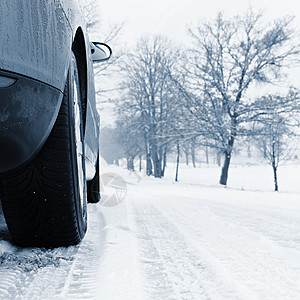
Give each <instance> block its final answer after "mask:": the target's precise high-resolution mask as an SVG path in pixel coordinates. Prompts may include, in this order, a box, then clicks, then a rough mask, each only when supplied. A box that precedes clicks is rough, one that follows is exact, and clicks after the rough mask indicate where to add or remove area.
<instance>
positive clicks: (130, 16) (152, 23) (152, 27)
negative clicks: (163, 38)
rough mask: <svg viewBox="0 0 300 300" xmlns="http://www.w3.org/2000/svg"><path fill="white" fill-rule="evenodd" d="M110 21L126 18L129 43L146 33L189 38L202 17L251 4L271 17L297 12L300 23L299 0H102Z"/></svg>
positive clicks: (228, 13) (124, 35)
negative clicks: (190, 28) (189, 28)
mask: <svg viewBox="0 0 300 300" xmlns="http://www.w3.org/2000/svg"><path fill="white" fill-rule="evenodd" d="M99 1H100V7H101V13H102V15H103V17H104V19H105V20H106V21H107V22H120V21H124V20H125V21H126V22H127V24H126V27H125V28H124V32H123V37H124V39H126V40H128V41H129V42H130V43H131V42H133V41H135V40H136V39H137V38H138V37H139V36H141V35H142V34H146V33H160V34H165V35H167V36H169V37H171V38H173V39H176V40H178V41H179V42H180V41H186V40H187V39H186V25H187V24H191V23H196V22H197V20H199V19H201V18H211V17H214V16H216V14H217V12H218V11H224V13H225V14H226V15H235V14H237V13H241V12H244V11H245V10H246V9H247V8H248V7H249V6H250V5H251V6H252V7H253V8H254V9H263V10H265V15H266V17H267V18H268V19H270V20H271V19H272V18H276V17H280V16H284V15H295V16H296V22H297V23H298V24H300V21H299V19H300V4H299V3H300V2H299V0H280V1H279V0H205V1H204V0H198V1H196V0H186V1H184V0H172V1H171V0H150V1H145V0H125V1H124V0H99Z"/></svg>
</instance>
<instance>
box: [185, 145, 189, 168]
mask: <svg viewBox="0 0 300 300" xmlns="http://www.w3.org/2000/svg"><path fill="white" fill-rule="evenodd" d="M184 152H185V163H186V165H187V166H188V165H189V148H185V150H184Z"/></svg>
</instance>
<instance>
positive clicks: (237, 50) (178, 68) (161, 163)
mask: <svg viewBox="0 0 300 300" xmlns="http://www.w3.org/2000/svg"><path fill="white" fill-rule="evenodd" d="M189 35H190V41H191V43H190V45H191V46H190V47H189V48H183V47H175V46H174V45H173V44H172V42H171V41H169V40H168V39H167V38H165V37H161V36H152V37H149V36H148V37H144V38H141V39H140V40H138V42H137V44H136V48H135V49H134V50H133V51H130V52H129V53H128V54H127V55H126V57H124V58H123V59H122V63H120V71H119V72H120V73H119V74H121V78H122V81H121V84H120V89H119V90H120V93H119V94H118V99H116V100H117V105H116V107H117V122H116V128H115V130H116V132H117V136H118V137H117V140H118V143H119V144H120V145H121V147H122V150H123V154H124V155H125V156H126V158H127V167H128V168H129V169H130V168H133V167H134V166H133V161H134V159H135V158H137V157H138V158H140V160H142V159H143V160H145V162H146V173H147V175H149V176H150V175H153V176H155V177H158V178H160V177H163V176H164V172H165V167H166V159H167V154H168V153H169V152H170V151H171V150H172V151H175V152H176V153H177V157H178V159H177V161H178V164H179V153H180V149H183V150H184V149H189V150H190V151H191V156H192V161H193V163H194V158H195V149H197V147H199V146H204V147H206V148H209V149H214V150H215V151H216V153H217V154H218V155H220V156H222V157H223V159H222V161H223V166H222V168H221V174H220V180H219V183H220V184H222V185H226V184H227V179H228V170H229V167H230V162H231V158H232V153H233V151H234V147H235V144H236V141H237V140H241V139H251V141H252V142H253V143H254V144H255V145H256V146H257V147H258V149H260V150H261V151H262V152H263V153H264V157H265V158H266V159H267V161H268V162H269V163H270V165H271V166H272V168H273V173H274V184H275V190H278V183H277V168H278V164H279V162H280V160H282V159H285V158H286V157H287V156H288V154H287V153H289V151H288V148H289V141H290V139H291V138H292V137H293V136H294V135H297V130H298V128H299V120H300V119H299V108H300V102H299V99H300V97H299V95H300V94H299V90H298V89H297V88H295V87H289V88H288V89H279V88H278V84H279V83H280V82H281V80H282V78H283V76H284V74H285V71H287V69H288V68H289V67H291V66H294V65H295V64H296V63H298V62H299V53H300V48H299V36H298V35H297V31H296V29H294V27H293V18H291V17H285V18H281V19H277V20H274V21H272V22H270V23H266V22H265V21H264V18H263V14H262V13H260V12H259V13H256V12H253V11H252V10H251V9H249V10H248V11H247V12H246V13H245V14H243V15H239V16H236V17H231V18H228V17H226V16H224V15H223V14H222V13H219V14H218V15H217V17H216V18H215V19H213V20H206V21H202V22H201V23H199V24H198V25H197V26H194V27H191V28H189ZM265 86H272V87H273V89H274V93H269V92H264V90H266V89H265ZM253 91H255V92H256V93H254V92H253ZM257 91H259V93H257ZM256 94H259V96H257V95H256Z"/></svg>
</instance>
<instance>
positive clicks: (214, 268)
mask: <svg viewBox="0 0 300 300" xmlns="http://www.w3.org/2000/svg"><path fill="white" fill-rule="evenodd" d="M102 171H103V172H106V173H107V172H110V173H116V174H118V175H120V176H122V177H123V178H124V180H125V181H126V182H127V194H126V198H125V200H124V201H123V202H122V203H121V204H120V205H118V206H114V207H106V206H103V205H101V204H97V205H89V226H88V233H87V236H86V238H85V239H84V241H83V242H82V243H81V244H80V245H79V246H76V247H69V248H58V249H54V250H46V249H32V248H30V249H19V248H16V247H14V246H12V245H11V243H10V238H9V234H8V233H7V229H6V227H5V224H4V219H3V216H2V214H1V213H0V239H1V240H0V279H1V280H0V299H105V300H106V299H118V300H119V299H122V300H123V299H263V300H265V299H293V300H294V299H300V185H299V181H300V179H299V174H300V172H299V171H300V166H296V165H290V166H285V167H281V168H280V170H279V188H280V192H279V193H275V192H273V191H272V190H273V181H272V170H271V168H270V167H265V166H243V167H241V166H232V168H231V169H230V175H229V176H230V177H229V182H228V187H227V188H224V187H221V186H219V185H218V184H217V182H218V177H219V172H220V170H219V169H218V168H216V167H207V166H205V165H202V166H201V167H199V168H196V169H193V168H188V167H184V166H182V167H181V168H180V173H179V180H180V181H179V182H178V183H175V182H174V181H173V177H174V166H172V165H171V164H169V166H168V169H167V173H166V178H165V179H162V180H160V179H154V178H147V177H145V176H144V175H142V174H140V173H129V172H127V171H126V170H124V169H122V168H120V167H114V166H103V170H102ZM104 190H105V191H106V192H107V193H113V192H114V190H113V188H110V189H109V188H108V187H107V186H106V187H104ZM123 195H124V194H123Z"/></svg>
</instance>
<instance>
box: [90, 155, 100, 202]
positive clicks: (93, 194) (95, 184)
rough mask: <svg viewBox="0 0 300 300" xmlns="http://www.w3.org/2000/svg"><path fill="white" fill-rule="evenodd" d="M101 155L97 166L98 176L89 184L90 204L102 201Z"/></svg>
mask: <svg viewBox="0 0 300 300" xmlns="http://www.w3.org/2000/svg"><path fill="white" fill-rule="evenodd" d="M99 156H100V155H99V154H98V159H97V164H96V174H95V176H94V178H93V179H92V180H90V181H88V182H87V200H88V202H89V203H98V202H99V201H100V157H99Z"/></svg>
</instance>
